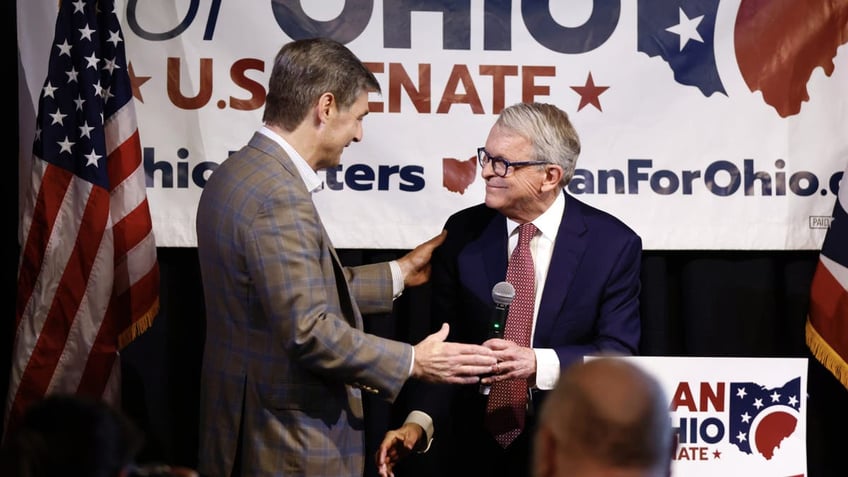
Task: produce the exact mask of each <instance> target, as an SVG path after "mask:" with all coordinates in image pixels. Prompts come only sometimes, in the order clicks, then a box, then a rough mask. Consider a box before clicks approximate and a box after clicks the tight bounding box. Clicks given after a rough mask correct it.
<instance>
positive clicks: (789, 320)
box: [123, 248, 848, 477]
mask: <svg viewBox="0 0 848 477" xmlns="http://www.w3.org/2000/svg"><path fill="white" fill-rule="evenodd" d="M402 253H403V251H398V250H389V251H385V250H341V251H340V253H339V255H340V257H341V259H342V261H343V262H344V263H345V264H347V265H358V264H363V263H373V262H377V261H383V260H390V259H393V258H397V257H399V256H401V254H402ZM817 260H818V252H815V251H801V252H786V251H776V252H726V251H722V252H706V251H685V252H680V251H675V252H668V251H666V252H662V251H646V252H645V253H644V257H643V261H642V263H643V270H642V294H641V300H642V317H643V340H642V347H641V352H642V354H645V355H656V356H737V357H808V358H810V359H809V382H808V401H807V405H808V406H807V410H808V414H807V418H808V423H807V424H808V428H807V443H808V445H807V458H808V470H809V473H808V475H809V476H810V477H822V476H831V475H843V474H844V469H845V466H844V464H842V456H841V452H842V451H843V449H844V439H843V438H842V437H841V436H842V434H841V431H842V429H845V428H846V426H848V390H846V389H845V388H844V387H842V386H841V384H839V383H838V382H837V381H836V379H835V378H833V376H832V375H831V374H830V373H829V372H827V371H826V370H824V368H822V367H821V366H820V365H819V363H818V362H817V361H816V360H815V359H814V358H812V357H810V356H809V354H808V350H807V348H806V345H805V343H804V323H805V319H806V312H807V306H808V301H809V286H810V282H811V279H812V276H813V272H814V270H815V266H816V262H817ZM159 263H160V266H161V269H162V295H161V301H162V310H161V312H160V315H159V317H158V318H157V319H156V321H155V324H154V326H153V327H152V328H151V329H150V330H149V331H148V332H147V333H145V334H144V335H142V336H141V337H140V338H138V339H137V340H136V341H134V342H133V343H132V344H131V345H130V346H129V347H128V348H127V349H126V350H125V352H124V354H123V364H124V375H123V377H124V403H125V408H126V409H127V411H128V412H129V413H130V414H131V415H132V416H133V417H135V418H136V420H137V421H138V422H139V423H140V424H141V425H142V427H143V428H144V429H145V431H146V433H147V435H148V445H147V448H146V449H145V455H144V456H143V457H144V458H145V459H146V460H158V461H166V462H169V463H173V464H183V465H189V466H193V465H195V464H196V446H197V420H198V416H197V402H198V392H199V390H198V387H199V386H198V376H199V369H200V362H201V358H202V353H203V336H204V306H203V297H202V290H201V283H200V273H199V268H198V263H197V253H196V249H182V248H160V249H159ZM428 295H429V289H428V287H427V286H426V285H425V286H422V287H418V288H414V289H410V290H407V291H405V292H404V294H403V295H402V296H401V297H400V298H399V299H398V300H397V301H396V303H395V310H394V312H393V313H391V314H386V315H376V316H369V317H366V327H367V331H369V332H372V333H374V334H378V335H381V336H386V337H390V338H396V339H400V340H405V341H408V342H411V343H417V342H418V341H419V340H421V339H422V338H423V337H424V336H426V335H427V330H428V326H429V325H428V324H427V320H428V318H427V316H428ZM366 412H367V416H368V429H367V439H368V443H369V449H368V457H369V458H368V459H367V460H366V461H367V462H369V469H368V471H369V472H368V474H367V475H368V476H369V477H371V476H374V475H376V474H375V473H374V468H373V464H372V463H371V460H372V459H371V458H370V457H371V456H373V454H374V452H375V451H376V447H377V445H379V442H380V439H381V438H382V436H383V433H384V432H385V431H386V429H388V428H389V426H390V425H391V426H394V425H397V424H398V422H399V420H400V419H402V417H401V416H398V415H395V414H396V413H393V412H392V407H391V405H389V404H387V403H385V402H382V401H378V400H369V401H367V402H366ZM409 467H411V471H412V472H411V475H416V476H421V477H423V476H425V475H428V473H427V468H426V467H424V466H409Z"/></svg>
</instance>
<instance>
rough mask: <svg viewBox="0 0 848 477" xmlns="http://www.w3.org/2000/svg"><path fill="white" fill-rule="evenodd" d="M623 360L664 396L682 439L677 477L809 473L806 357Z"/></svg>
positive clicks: (674, 471)
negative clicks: (649, 376)
mask: <svg viewBox="0 0 848 477" xmlns="http://www.w3.org/2000/svg"><path fill="white" fill-rule="evenodd" d="M587 359H591V358H587ZM621 359H627V360H630V361H632V362H634V364H636V365H638V366H640V367H641V368H642V369H644V370H646V371H648V372H649V373H650V374H652V375H654V376H655V377H656V378H657V379H658V380H659V381H660V383H661V384H662V386H663V389H664V390H665V393H666V397H667V399H668V400H669V411H670V413H671V422H672V426H673V427H674V428H675V431H676V432H677V438H678V446H677V450H676V452H675V455H674V461H673V464H672V475H680V476H686V477H695V476H716V475H726V476H731V475H757V476H763V477H768V476H775V477H778V476H779V477H790V476H791V477H795V476H803V475H806V467H807V457H806V441H807V439H806V435H807V432H806V431H807V426H806V414H807V404H806V395H807V359H806V358H695V357H652V356H633V357H625V358H621Z"/></svg>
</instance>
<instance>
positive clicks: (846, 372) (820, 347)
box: [805, 317, 848, 389]
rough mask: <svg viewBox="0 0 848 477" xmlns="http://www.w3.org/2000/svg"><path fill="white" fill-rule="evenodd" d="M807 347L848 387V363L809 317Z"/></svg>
mask: <svg viewBox="0 0 848 477" xmlns="http://www.w3.org/2000/svg"><path fill="white" fill-rule="evenodd" d="M805 328H806V336H807V347H808V348H810V351H812V353H813V356H815V357H816V359H817V360H819V362H821V364H822V365H823V366H824V367H825V368H827V369H828V370H829V371H830V372H831V373H833V375H834V376H835V377H836V379H837V380H839V382H840V383H842V385H843V386H845V388H846V389H848V363H846V362H845V359H843V357H842V356H840V355H839V353H837V352H836V350H834V349H833V348H831V346H830V345H829V344H828V342H827V340H825V339H824V338H822V336H821V335H820V334H819V332H818V331H817V330H816V328H815V327H814V326H813V324H812V323H811V322H810V319H809V317H808V318H807V325H806V327H805Z"/></svg>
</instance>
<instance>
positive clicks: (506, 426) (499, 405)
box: [485, 223, 536, 448]
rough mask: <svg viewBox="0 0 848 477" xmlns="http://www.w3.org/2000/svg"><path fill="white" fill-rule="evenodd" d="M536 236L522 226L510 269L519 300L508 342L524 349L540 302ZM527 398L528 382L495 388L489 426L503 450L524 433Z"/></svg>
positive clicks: (511, 318)
mask: <svg viewBox="0 0 848 477" xmlns="http://www.w3.org/2000/svg"><path fill="white" fill-rule="evenodd" d="M534 235H536V226H535V225H533V224H531V223H526V224H522V225H519V226H518V245H517V246H516V247H515V250H514V251H513V252H512V256H511V257H510V259H509V265H507V268H506V281H508V282H509V283H511V284H512V286H513V287H515V299H514V300H513V301H512V303H511V304H510V306H509V314H508V315H507V320H506V327H505V330H504V339H506V340H509V341H514V342H515V343H516V344H518V345H519V346H524V347H529V346H530V330H531V329H532V327H533V308H534V307H535V302H536V274H535V271H534V270H535V269H534V267H533V257H532V256H531V254H530V240H531V239H532V238H533V236H534ZM527 397H528V393H527V381H526V380H523V379H511V380H509V381H500V382H497V383H494V384H492V390H491V392H490V393H489V402H488V404H487V406H486V422H485V424H486V429H488V430H489V432H491V433H492V435H493V436H494V438H495V440H496V441H498V443H499V444H500V445H501V447H504V448H506V446H508V445H510V444H511V443H512V441H514V440H515V438H516V437H518V435H519V434H521V430H522V429H524V417H525V414H526V412H527Z"/></svg>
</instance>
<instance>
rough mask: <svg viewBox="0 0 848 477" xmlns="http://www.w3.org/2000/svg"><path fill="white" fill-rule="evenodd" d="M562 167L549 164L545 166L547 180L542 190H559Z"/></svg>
mask: <svg viewBox="0 0 848 477" xmlns="http://www.w3.org/2000/svg"><path fill="white" fill-rule="evenodd" d="M562 176H563V171H562V166H558V165H556V164H548V165H546V166H545V180H544V182H542V190H543V191H549V190H551V189H559V188H560V185H559V183H560V181H561V180H562Z"/></svg>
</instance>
